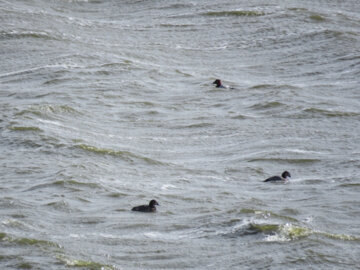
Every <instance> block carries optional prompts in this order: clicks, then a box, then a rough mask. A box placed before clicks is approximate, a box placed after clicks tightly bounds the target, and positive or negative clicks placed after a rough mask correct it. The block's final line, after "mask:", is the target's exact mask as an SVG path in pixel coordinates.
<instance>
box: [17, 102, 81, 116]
mask: <svg viewBox="0 0 360 270" xmlns="http://www.w3.org/2000/svg"><path fill="white" fill-rule="evenodd" d="M26 114H33V115H36V116H44V115H49V114H61V115H64V114H66V115H80V114H81V113H80V112H79V111H77V110H75V109H74V108H72V107H70V106H69V105H50V104H47V105H36V106H35V105H33V106H31V107H30V108H28V109H25V110H22V111H20V112H18V113H16V114H15V115H16V116H22V115H26Z"/></svg>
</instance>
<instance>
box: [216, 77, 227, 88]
mask: <svg viewBox="0 0 360 270" xmlns="http://www.w3.org/2000/svg"><path fill="white" fill-rule="evenodd" d="M213 84H216V88H226V87H225V86H224V85H223V84H222V83H221V80H219V79H216V80H215V81H214V82H213Z"/></svg>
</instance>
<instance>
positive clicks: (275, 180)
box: [264, 171, 291, 182]
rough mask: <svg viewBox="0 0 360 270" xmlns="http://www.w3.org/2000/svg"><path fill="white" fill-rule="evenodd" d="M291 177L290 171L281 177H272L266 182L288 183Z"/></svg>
mask: <svg viewBox="0 0 360 270" xmlns="http://www.w3.org/2000/svg"><path fill="white" fill-rule="evenodd" d="M290 177H291V175H290V173H289V172H288V171H285V172H283V173H282V174H281V176H272V177H270V178H268V179H265V180H264V182H277V181H287V180H289V179H288V178H290Z"/></svg>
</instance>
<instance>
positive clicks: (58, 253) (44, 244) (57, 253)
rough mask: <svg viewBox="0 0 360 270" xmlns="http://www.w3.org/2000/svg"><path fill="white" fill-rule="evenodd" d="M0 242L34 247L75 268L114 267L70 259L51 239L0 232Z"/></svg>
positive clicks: (107, 268) (23, 264)
mask: <svg viewBox="0 0 360 270" xmlns="http://www.w3.org/2000/svg"><path fill="white" fill-rule="evenodd" d="M0 243H5V245H6V246H8V245H15V246H30V247H36V248H38V249H39V250H40V251H41V252H42V254H43V253H47V255H50V257H54V258H55V259H56V260H57V262H58V263H62V264H64V265H65V266H67V267H76V268H79V267H81V268H86V269H104V270H113V269H115V267H113V266H111V265H106V264H101V263H98V262H94V261H90V260H79V259H72V258H70V257H68V256H67V255H65V254H64V250H63V247H61V246H60V245H59V244H57V243H55V242H52V241H47V240H41V239H36V238H27V237H16V236H11V235H9V234H7V233H3V232H0ZM21 265H22V266H23V267H24V268H26V269H30V268H32V265H31V263H22V264H21Z"/></svg>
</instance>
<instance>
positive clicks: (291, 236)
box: [223, 222, 360, 242]
mask: <svg viewBox="0 0 360 270" xmlns="http://www.w3.org/2000/svg"><path fill="white" fill-rule="evenodd" d="M254 234H262V235H264V237H265V238H264V240H265V241H267V242H289V241H296V240H299V239H302V238H306V237H309V236H312V235H314V236H321V237H325V238H329V239H335V240H340V241H360V238H359V237H356V236H352V235H347V234H334V233H328V232H323V231H317V230H312V229H310V228H307V227H302V226H298V225H294V224H292V223H285V224H273V223H256V222H250V223H245V224H241V225H240V226H239V225H237V226H234V227H233V228H232V231H231V232H227V233H224V234H223V236H228V237H239V236H247V235H254Z"/></svg>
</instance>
